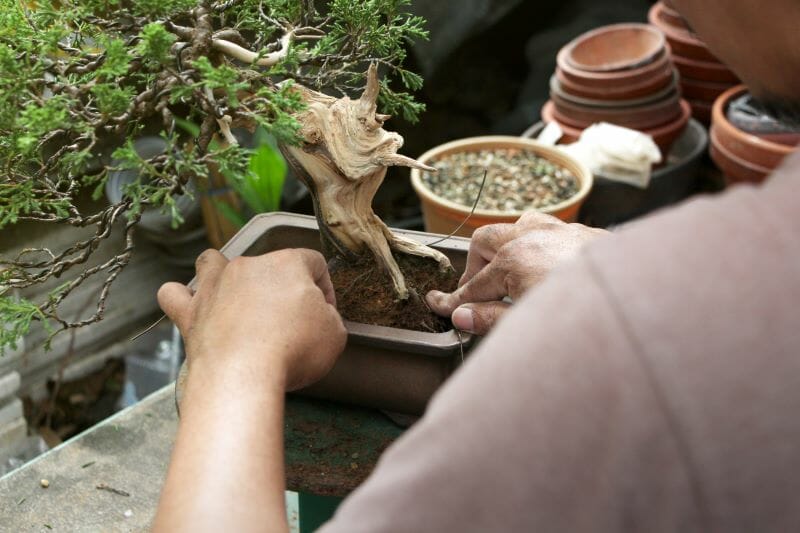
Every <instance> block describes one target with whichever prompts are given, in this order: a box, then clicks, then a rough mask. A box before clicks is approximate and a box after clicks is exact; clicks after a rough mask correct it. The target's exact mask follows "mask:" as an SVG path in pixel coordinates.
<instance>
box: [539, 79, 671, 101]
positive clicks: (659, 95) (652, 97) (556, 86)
mask: <svg viewBox="0 0 800 533" xmlns="http://www.w3.org/2000/svg"><path fill="white" fill-rule="evenodd" d="M678 79H679V76H678V73H677V71H675V72H673V76H672V81H671V82H670V83H669V84H668V85H666V86H665V87H664V88H663V89H660V90H658V91H657V92H654V93H650V94H648V95H645V96H643V97H641V98H632V99H627V100H598V99H596V98H584V97H582V96H576V95H574V94H570V93H568V92H567V91H565V90H564V89H563V88H562V87H561V83H560V82H559V81H558V76H556V75H555V74H553V75H552V76H551V77H550V96H551V98H553V100H556V98H559V99H561V100H564V101H567V102H570V103H573V104H575V105H580V106H587V107H592V108H600V107H610V108H618V107H635V106H640V105H647V104H652V103H654V102H658V101H660V100H664V99H665V98H669V97H672V96H674V95H676V94H678Z"/></svg>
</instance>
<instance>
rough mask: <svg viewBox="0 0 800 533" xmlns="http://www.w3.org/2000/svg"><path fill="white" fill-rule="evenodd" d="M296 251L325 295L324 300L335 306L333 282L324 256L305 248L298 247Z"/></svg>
mask: <svg viewBox="0 0 800 533" xmlns="http://www.w3.org/2000/svg"><path fill="white" fill-rule="evenodd" d="M297 252H298V254H299V256H300V258H301V259H302V261H303V263H304V264H305V265H306V267H307V268H308V271H309V273H310V274H311V278H312V279H313V280H314V283H315V284H316V285H317V287H319V288H320V290H321V291H322V294H323V295H324V296H325V301H326V302H328V303H329V304H331V305H332V306H334V307H336V292H335V291H334V289H333V282H331V276H330V274H329V273H328V263H327V262H326V261H325V257H324V256H323V255H322V254H321V253H319V252H316V251H314V250H309V249H307V248H298V249H297Z"/></svg>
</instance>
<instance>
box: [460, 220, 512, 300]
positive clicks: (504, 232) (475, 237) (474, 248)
mask: <svg viewBox="0 0 800 533" xmlns="http://www.w3.org/2000/svg"><path fill="white" fill-rule="evenodd" d="M519 234H520V228H519V227H517V226H515V225H514V224H490V225H488V226H482V227H480V228H478V229H477V230H475V233H473V234H472V239H471V240H470V243H469V253H468V254H467V266H466V268H465V269H464V273H463V274H462V275H461V279H459V280H458V285H459V287H460V286H461V285H464V284H465V283H466V282H468V281H469V280H470V279H472V277H473V276H474V275H475V274H477V273H478V272H480V270H481V269H483V268H484V267H485V266H486V265H487V264H489V262H491V260H492V259H494V256H495V255H497V250H499V249H500V248H501V247H502V246H503V245H504V244H506V243H507V242H509V241H510V240H512V239H515V238H516V237H517V236H518V235H519Z"/></svg>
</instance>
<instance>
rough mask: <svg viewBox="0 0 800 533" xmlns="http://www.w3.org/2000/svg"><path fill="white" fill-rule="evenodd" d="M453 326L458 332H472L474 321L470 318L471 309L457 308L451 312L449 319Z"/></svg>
mask: <svg viewBox="0 0 800 533" xmlns="http://www.w3.org/2000/svg"><path fill="white" fill-rule="evenodd" d="M450 320H452V321H453V325H454V326H455V327H457V328H458V329H460V330H464V331H472V328H473V326H474V321H473V318H472V309H469V308H467V307H459V308H457V309H456V310H455V311H453V316H452V317H451V318H450Z"/></svg>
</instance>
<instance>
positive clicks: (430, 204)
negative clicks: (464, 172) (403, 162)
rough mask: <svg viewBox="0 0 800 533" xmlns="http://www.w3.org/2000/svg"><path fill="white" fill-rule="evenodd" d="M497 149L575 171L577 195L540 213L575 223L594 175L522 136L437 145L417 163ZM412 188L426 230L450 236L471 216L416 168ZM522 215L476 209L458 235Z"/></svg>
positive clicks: (459, 141)
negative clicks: (527, 154)
mask: <svg viewBox="0 0 800 533" xmlns="http://www.w3.org/2000/svg"><path fill="white" fill-rule="evenodd" d="M498 148H517V149H520V150H526V151H530V152H533V153H535V154H536V155H538V156H540V157H544V158H546V159H548V160H549V161H552V162H553V163H556V164H558V165H561V166H563V167H564V168H566V169H567V170H569V171H570V172H572V174H574V175H575V177H576V178H578V180H579V182H580V187H579V189H578V192H577V193H576V194H575V195H574V196H573V197H572V198H569V199H568V200H565V201H563V202H561V203H559V204H556V205H552V206H549V207H546V208H543V209H540V211H541V212H543V213H548V214H551V215H553V216H555V217H558V218H560V219H561V220H564V221H567V222H574V221H575V220H576V219H577V217H578V210H579V209H580V206H581V204H582V203H583V201H584V200H585V199H586V195H587V194H588V193H589V191H590V190H591V188H592V173H591V172H590V171H589V169H588V168H586V166H585V165H583V164H582V163H580V162H578V161H576V160H575V159H573V158H572V157H570V156H568V155H567V154H565V153H563V152H561V151H560V150H558V149H556V148H553V147H550V146H545V145H543V144H540V143H538V142H536V141H533V140H530V139H523V138H521V137H510V136H502V135H498V136H487V137H471V138H467V139H460V140H457V141H452V142H449V143H445V144H442V145H440V146H437V147H436V148H433V149H431V150H428V151H427V152H425V153H424V154H422V155H421V156H420V157H419V158H418V160H419V161H420V162H422V163H426V164H431V163H432V162H434V161H436V160H437V159H440V158H442V157H444V156H447V155H449V154H454V153H459V152H474V151H478V150H491V149H498ZM411 185H412V186H413V187H414V190H415V191H416V193H417V195H418V196H419V198H420V200H421V202H422V214H423V216H424V219H425V229H426V230H427V231H431V232H434V233H442V234H445V235H449V234H450V233H452V232H453V231H454V230H455V229H456V228H457V227H458V226H459V225H460V224H461V223H462V222H464V220H465V219H466V218H467V217H468V216H469V214H470V210H471V207H467V206H464V205H461V204H457V203H455V202H451V201H449V200H445V199H443V198H440V197H439V196H437V195H435V194H434V193H433V192H431V190H430V189H428V187H427V186H426V185H425V184H424V183H423V181H422V172H421V171H419V170H417V169H411ZM522 213H523V211H495V210H487V209H476V210H475V212H474V214H473V215H472V216H471V217H470V218H469V220H467V222H466V223H465V224H464V226H463V227H462V228H461V229H460V230H459V232H458V233H457V235H463V236H470V235H472V232H473V231H475V229H477V228H479V227H481V226H485V225H487V224H495V223H500V222H508V223H512V222H515V221H516V220H517V219H519V217H520V216H522Z"/></svg>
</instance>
